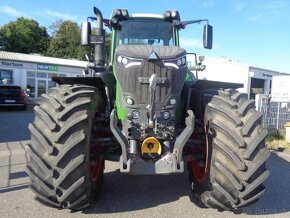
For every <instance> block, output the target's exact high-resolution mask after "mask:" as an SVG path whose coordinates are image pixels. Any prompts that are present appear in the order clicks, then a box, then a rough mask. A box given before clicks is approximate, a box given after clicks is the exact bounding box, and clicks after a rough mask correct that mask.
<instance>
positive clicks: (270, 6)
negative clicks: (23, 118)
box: [259, 0, 289, 14]
mask: <svg viewBox="0 0 290 218" xmlns="http://www.w3.org/2000/svg"><path fill="white" fill-rule="evenodd" d="M287 6H289V1H288V0H271V1H267V2H265V3H264V4H262V5H261V6H260V7H259V9H260V10H262V11H265V12H267V13H269V14H279V13H280V12H281V11H282V10H283V9H285V8H287Z"/></svg>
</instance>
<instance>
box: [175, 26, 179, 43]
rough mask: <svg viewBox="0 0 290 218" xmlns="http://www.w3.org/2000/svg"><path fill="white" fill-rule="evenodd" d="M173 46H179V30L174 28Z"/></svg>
mask: <svg viewBox="0 0 290 218" xmlns="http://www.w3.org/2000/svg"><path fill="white" fill-rule="evenodd" d="M175 46H177V47H179V31H178V29H175Z"/></svg>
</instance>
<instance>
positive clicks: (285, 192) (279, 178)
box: [241, 152, 290, 215]
mask: <svg viewBox="0 0 290 218" xmlns="http://www.w3.org/2000/svg"><path fill="white" fill-rule="evenodd" d="M288 155H289V157H290V154H288ZM267 168H268V169H269V170H270V177H269V178H268V180H267V181H266V182H265V186H266V192H265V193H264V195H263V196H262V197H261V199H260V200H259V201H258V203H256V204H254V205H252V206H250V207H247V208H245V209H242V210H241V212H242V213H245V214H249V215H266V214H280V213H286V212H289V211H290V173H289V172H290V158H289V161H287V160H285V159H284V158H281V157H279V156H278V155H277V153H273V152H272V154H271V157H270V158H269V161H268V162H267Z"/></svg>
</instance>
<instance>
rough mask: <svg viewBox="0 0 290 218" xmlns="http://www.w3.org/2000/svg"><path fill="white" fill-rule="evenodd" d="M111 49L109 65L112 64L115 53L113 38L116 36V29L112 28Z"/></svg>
mask: <svg viewBox="0 0 290 218" xmlns="http://www.w3.org/2000/svg"><path fill="white" fill-rule="evenodd" d="M111 37H112V38H111V51H110V57H111V58H110V65H111V66H113V64H114V55H115V49H116V48H115V47H116V44H115V38H116V31H115V30H114V29H113V32H112V34H111Z"/></svg>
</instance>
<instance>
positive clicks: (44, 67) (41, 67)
mask: <svg viewBox="0 0 290 218" xmlns="http://www.w3.org/2000/svg"><path fill="white" fill-rule="evenodd" d="M37 69H38V70H49V71H58V66H57V65H51V64H37Z"/></svg>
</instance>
